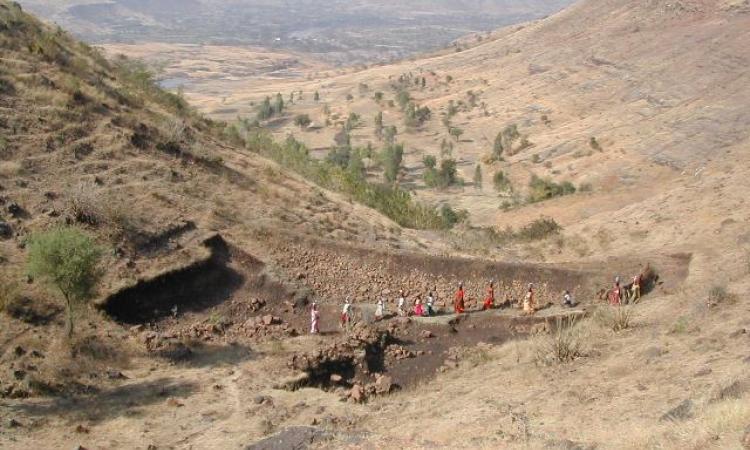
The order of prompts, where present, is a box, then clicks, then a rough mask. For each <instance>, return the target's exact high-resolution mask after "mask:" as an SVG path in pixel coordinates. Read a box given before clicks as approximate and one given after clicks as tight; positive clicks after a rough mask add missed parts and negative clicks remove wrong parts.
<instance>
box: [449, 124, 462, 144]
mask: <svg viewBox="0 0 750 450" xmlns="http://www.w3.org/2000/svg"><path fill="white" fill-rule="evenodd" d="M449 133H450V135H451V136H453V138H454V139H456V142H458V140H459V139H461V136H462V135H463V134H464V130H462V129H460V128H458V127H453V128H451V129H450V131H449Z"/></svg>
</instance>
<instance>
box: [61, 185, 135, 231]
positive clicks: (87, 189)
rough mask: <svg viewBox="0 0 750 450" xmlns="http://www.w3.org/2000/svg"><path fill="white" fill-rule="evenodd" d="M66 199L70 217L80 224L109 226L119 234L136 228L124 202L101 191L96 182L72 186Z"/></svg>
mask: <svg viewBox="0 0 750 450" xmlns="http://www.w3.org/2000/svg"><path fill="white" fill-rule="evenodd" d="M66 197H67V212H68V215H69V216H70V217H71V218H72V219H73V220H75V221H76V222H78V223H82V224H87V225H92V226H100V225H101V226H109V227H112V228H114V230H115V232H117V233H122V232H125V231H128V230H131V229H132V228H133V227H134V225H133V223H132V218H131V216H130V214H129V213H128V212H127V210H126V209H125V206H124V204H123V202H121V201H119V200H118V199H117V198H115V197H114V196H113V195H112V193H110V192H106V191H103V190H101V189H99V187H98V186H97V185H96V183H94V182H91V181H84V182H81V183H78V184H76V185H74V186H72V187H71V188H70V189H68V192H67V194H66Z"/></svg>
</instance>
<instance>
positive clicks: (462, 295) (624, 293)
mask: <svg viewBox="0 0 750 450" xmlns="http://www.w3.org/2000/svg"><path fill="white" fill-rule="evenodd" d="M648 270H649V268H648V266H647V267H646V269H644V270H642V271H641V272H640V273H639V274H638V275H636V276H634V277H633V280H632V282H631V283H630V284H629V285H627V286H621V283H620V277H619V276H618V277H616V278H615V283H614V287H613V288H612V289H610V290H609V291H608V293H607V296H608V300H609V303H610V304H611V305H615V306H619V305H621V304H622V303H627V302H629V301H633V302H638V301H639V300H640V298H641V286H642V285H643V279H644V272H646V271H648ZM435 292H436V290H435V291H429V292H428V293H427V296H426V297H425V300H424V301H422V299H421V298H420V297H417V298H416V299H415V300H414V302H413V303H412V304H411V305H408V304H407V300H406V294H405V293H404V290H403V289H401V290H399V296H398V299H397V300H396V314H397V315H398V316H401V317H408V316H417V317H429V316H434V315H436V314H437V309H436V308H437V296H436V295H435ZM509 303H510V300H508V299H506V301H505V302H504V303H503V304H502V305H500V306H503V305H506V306H507V305H508V304H509ZM561 304H562V306H565V307H573V306H576V302H575V300H574V299H573V296H572V295H571V293H570V291H568V290H565V291H563V295H562V302H561ZM443 305H444V306H448V305H446V304H445V303H443ZM452 306H453V312H454V313H455V314H463V313H464V312H466V291H465V290H464V284H463V283H459V284H458V289H457V290H456V292H455V294H454V295H453V305H452ZM520 306H521V308H522V310H523V312H524V314H534V313H535V312H536V311H537V309H538V306H537V301H536V291H535V289H534V284H533V283H529V285H528V287H527V288H526V290H525V293H524V296H523V301H522V303H521V305H520ZM496 307H498V305H497V303H496V301H495V282H494V281H492V280H490V281H489V282H488V284H487V290H486V295H485V297H484V301H483V302H482V310H489V309H494V308H496ZM386 314H387V312H386V301H385V300H384V299H383V298H382V297H381V298H380V299H378V301H377V303H376V304H375V320H376V321H379V320H382V319H383V318H384V317H385V316H386ZM351 322H352V301H351V299H350V298H347V299H346V302H345V303H344V306H343V308H342V309H341V316H340V319H339V324H340V326H341V327H342V328H346V327H348V326H349V324H351ZM310 323H311V325H310V333H313V334H316V333H319V332H320V311H319V309H318V305H317V304H316V303H313V304H312V307H311V309H310Z"/></svg>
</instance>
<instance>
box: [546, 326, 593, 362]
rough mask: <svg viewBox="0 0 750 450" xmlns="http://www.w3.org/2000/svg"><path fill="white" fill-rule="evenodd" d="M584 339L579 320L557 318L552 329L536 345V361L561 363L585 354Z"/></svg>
mask: <svg viewBox="0 0 750 450" xmlns="http://www.w3.org/2000/svg"><path fill="white" fill-rule="evenodd" d="M584 341H585V338H584V333H583V329H582V327H581V323H580V320H577V319H576V318H574V317H567V318H558V319H557V320H556V322H555V329H554V331H553V332H552V333H550V334H549V335H546V336H544V337H543V338H542V339H540V341H539V343H538V345H537V347H536V355H535V360H536V363H537V364H541V365H551V364H562V363H567V362H571V361H573V360H575V359H577V358H580V357H582V356H585V345H584Z"/></svg>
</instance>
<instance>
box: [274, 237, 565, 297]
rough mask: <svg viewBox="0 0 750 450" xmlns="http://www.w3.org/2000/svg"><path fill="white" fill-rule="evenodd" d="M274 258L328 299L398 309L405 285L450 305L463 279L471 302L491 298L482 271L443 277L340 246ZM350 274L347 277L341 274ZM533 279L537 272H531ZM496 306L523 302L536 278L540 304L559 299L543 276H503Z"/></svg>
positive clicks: (410, 293)
mask: <svg viewBox="0 0 750 450" xmlns="http://www.w3.org/2000/svg"><path fill="white" fill-rule="evenodd" d="M274 252H275V253H274V255H273V257H274V259H275V260H276V261H277V264H278V265H279V266H280V268H282V269H285V271H286V272H287V273H289V274H290V276H293V277H294V278H295V279H296V280H297V281H298V282H299V283H302V284H304V285H306V286H307V288H309V289H311V290H313V291H314V292H315V293H316V294H317V296H318V297H319V298H321V299H323V300H324V301H326V300H329V299H330V300H332V301H334V302H340V301H343V300H344V299H345V298H346V297H351V298H353V299H354V301H355V303H361V302H368V303H374V302H375V301H376V299H378V298H383V299H385V300H386V302H387V303H388V309H390V310H391V311H393V308H394V307H395V304H396V299H397V297H398V294H399V290H400V289H403V290H404V291H405V293H406V295H407V297H408V300H410V301H413V300H414V299H415V298H417V297H419V298H423V299H424V297H425V296H426V295H427V293H428V292H430V291H431V292H433V294H434V295H436V297H437V304H438V305H442V304H443V302H445V305H447V306H449V305H450V304H451V302H452V301H453V295H454V293H455V289H456V287H457V285H458V283H459V282H464V283H465V287H466V306H467V307H468V308H477V307H478V306H479V305H481V303H482V301H483V300H484V296H485V288H486V283H487V279H486V278H485V277H483V276H480V275H479V274H476V273H475V274H471V275H470V276H465V277H459V276H458V275H451V274H449V275H441V274H436V273H433V272H426V271H423V270H418V269H416V268H409V267H408V265H406V266H403V267H401V266H398V264H400V263H399V262H398V260H396V259H389V258H388V257H385V256H379V255H374V256H373V257H363V255H359V254H356V253H355V254H352V253H348V252H341V251H337V249H335V248H328V249H324V248H315V247H313V248H311V247H309V246H306V245H304V244H283V245H280V246H279V247H278V248H276V249H275V250H274ZM342 273H345V274H346V277H342V276H341V274H342ZM529 276H530V277H532V278H533V275H531V274H530V275H529ZM496 277H497V278H498V279H496V282H498V283H499V285H496V287H495V292H496V304H498V305H511V304H517V303H518V300H519V299H521V298H523V295H524V293H525V290H526V288H527V283H528V282H534V284H535V288H536V296H537V302H538V303H539V304H544V303H546V302H548V301H554V300H555V299H556V294H554V293H553V292H552V290H551V289H550V288H549V287H548V285H547V284H546V283H545V280H537V279H523V280H517V279H502V274H497V275H496Z"/></svg>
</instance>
